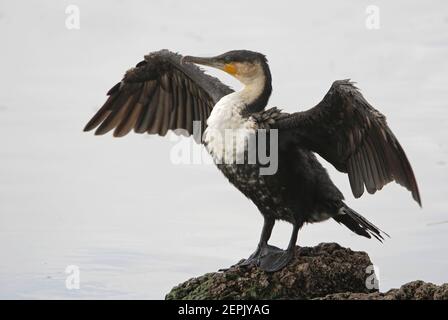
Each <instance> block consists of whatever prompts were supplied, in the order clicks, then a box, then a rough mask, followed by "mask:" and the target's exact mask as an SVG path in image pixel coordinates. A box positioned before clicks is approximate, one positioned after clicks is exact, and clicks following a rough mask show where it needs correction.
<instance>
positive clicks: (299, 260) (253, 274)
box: [165, 243, 448, 300]
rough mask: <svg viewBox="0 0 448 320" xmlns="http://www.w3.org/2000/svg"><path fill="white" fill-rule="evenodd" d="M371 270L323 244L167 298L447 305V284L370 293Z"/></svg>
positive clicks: (201, 280) (194, 282)
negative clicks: (279, 263)
mask: <svg viewBox="0 0 448 320" xmlns="http://www.w3.org/2000/svg"><path fill="white" fill-rule="evenodd" d="M371 265H372V262H371V261H370V258H369V256H368V255H367V253H365V252H357V251H352V250H350V249H347V248H343V247H341V246H340V245H338V244H336V243H321V244H319V245H318V246H316V247H312V248H308V247H302V248H299V247H297V248H296V258H294V260H293V261H292V263H291V264H290V265H288V267H286V268H285V269H283V270H281V271H279V272H276V273H266V272H263V271H261V270H260V269H258V268H256V267H248V268H241V267H232V268H230V269H228V270H226V271H224V272H213V273H207V274H205V275H203V276H200V277H198V278H193V279H190V280H188V281H186V282H184V283H181V284H180V285H178V286H176V287H174V288H173V289H172V290H171V292H169V293H168V294H167V295H166V297H165V299H167V300H181V299H187V300H201V299H213V300H220V299H317V300H429V299H430V300H448V283H446V284H443V285H441V286H437V285H435V284H432V283H426V282H423V281H413V282H409V283H407V284H405V285H403V286H401V288H399V289H391V290H389V291H387V292H384V293H382V292H379V291H378V290H375V289H372V290H369V289H368V288H367V287H372V285H373V284H375V283H376V284H377V281H376V278H375V275H374V274H373V272H372V268H371V267H370V266H371Z"/></svg>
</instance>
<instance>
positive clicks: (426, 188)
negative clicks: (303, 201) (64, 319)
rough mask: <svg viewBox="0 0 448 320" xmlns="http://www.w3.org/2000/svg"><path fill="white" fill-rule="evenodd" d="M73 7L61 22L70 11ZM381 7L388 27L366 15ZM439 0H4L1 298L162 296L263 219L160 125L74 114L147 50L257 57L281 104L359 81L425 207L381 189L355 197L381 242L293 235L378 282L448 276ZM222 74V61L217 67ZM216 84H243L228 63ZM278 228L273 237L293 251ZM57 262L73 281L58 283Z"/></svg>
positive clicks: (89, 106)
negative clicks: (346, 255) (107, 129)
mask: <svg viewBox="0 0 448 320" xmlns="http://www.w3.org/2000/svg"><path fill="white" fill-rule="evenodd" d="M69 4H76V5H78V6H79V8H80V10H81V29H80V30H67V29H66V27H65V19H66V14H65V8H66V6H67V5H69ZM370 4H374V5H377V6H379V8H380V10H381V11H380V14H381V15H380V17H381V28H380V29H379V30H368V29H366V27H365V19H366V16H367V15H366V13H365V10H366V7H367V6H368V5H370ZM447 9H448V4H447V2H446V1H443V0H440V1H393V2H392V1H359V0H357V1H354V0H353V1H343V2H341V1H337V2H336V1H328V2H321V1H313V2H312V3H311V2H309V1H304V2H296V1H290V2H287V1H219V2H218V1H205V0H201V1H173V0H169V1H132V2H129V1H96V2H93V1H73V2H71V1H70V2H69V1H57V2H56V1H39V2H36V3H34V2H25V1H9V0H8V1H5V0H3V1H2V2H1V4H0V39H1V50H0V57H1V59H0V70H1V77H0V87H1V90H0V252H1V259H0V297H1V298H156V299H160V298H163V297H164V294H165V293H166V292H167V291H168V290H169V289H170V288H171V287H172V286H174V285H176V284H177V283H179V282H181V281H183V280H186V279H187V278H190V277H193V276H196V275H200V274H203V273H205V272H209V271H214V270H217V269H218V268H220V267H225V266H228V265H230V264H232V263H234V262H236V261H237V260H239V259H241V258H243V257H245V256H247V255H248V254H250V253H251V251H252V250H253V249H254V247H255V245H256V242H257V240H258V234H259V229H260V228H261V224H262V219H261V217H260V216H259V214H258V212H257V210H256V208H255V206H254V205H253V204H252V203H251V202H249V201H248V200H247V199H245V198H244V197H243V196H242V195H241V194H240V193H239V192H238V191H236V190H235V189H234V188H233V187H232V186H230V185H229V184H228V183H227V182H226V180H225V179H224V177H223V176H222V175H221V173H220V172H218V170H216V169H215V168H214V167H213V166H210V165H208V166H207V165H173V164H172V163H171V162H170V157H169V156H170V148H171V147H172V146H173V143H172V142H170V141H169V140H168V139H166V138H160V137H147V136H142V135H135V134H131V135H129V136H126V137H125V138H122V139H113V138H112V137H111V136H105V137H94V136H93V135H91V134H86V133H83V132H82V131H81V130H82V127H83V126H84V124H85V123H86V121H87V120H89V118H90V117H91V116H92V115H93V113H94V112H95V110H97V108H98V107H99V106H100V105H101V104H102V103H103V101H104V99H105V92H106V91H107V90H108V89H109V87H111V86H112V85H113V84H115V82H116V81H118V80H119V79H120V78H121V76H122V74H123V73H124V71H125V70H127V69H128V68H129V67H131V66H133V65H134V64H135V63H136V62H138V61H140V59H141V58H142V56H143V55H144V54H146V53H148V52H150V51H154V50H159V49H161V48H169V49H171V50H174V51H179V52H181V53H183V54H194V55H209V54H210V55H214V54H219V53H222V52H224V51H227V50H231V49H241V48H247V49H251V50H257V51H260V52H263V53H265V54H266V55H267V57H268V59H269V62H270V66H271V70H272V74H273V81H274V83H273V85H274V93H273V95H272V98H271V100H270V106H278V107H281V108H283V109H285V110H287V111H294V110H301V109H306V108H308V107H311V106H313V105H314V104H315V103H317V102H318V101H319V100H320V99H321V98H322V97H323V95H324V94H325V93H326V91H327V90H328V88H329V87H330V85H331V83H332V81H333V80H336V79H343V78H352V79H353V80H355V81H357V82H358V85H359V87H360V88H361V89H362V91H363V93H364V94H365V96H366V98H367V99H368V100H369V101H370V102H371V103H372V104H373V105H374V106H375V107H377V108H378V109H379V110H381V111H382V112H383V113H384V114H386V115H387V116H388V120H389V124H390V126H391V127H392V129H393V130H394V132H395V134H396V135H397V137H398V138H399V140H400V141H401V143H402V145H403V147H404V148H405V150H406V152H407V154H408V156H409V159H410V161H411V163H412V165H413V167H414V170H415V172H416V176H417V179H418V182H419V185H420V190H421V194H422V199H423V210H420V209H419V208H418V206H417V205H416V203H415V202H413V201H412V200H411V197H410V194H409V193H408V192H407V191H405V190H404V189H402V188H400V187H398V186H397V185H394V184H391V185H388V186H387V187H385V188H384V190H383V191H382V192H379V193H377V194H376V195H375V196H370V195H366V196H364V197H363V198H362V199H359V200H356V201H355V199H353V196H352V195H351V192H350V189H349V183H348V179H347V177H346V176H345V175H343V174H341V173H338V172H336V171H335V170H334V169H333V168H332V167H331V166H329V165H328V164H326V165H327V167H328V169H329V171H330V174H331V176H332V178H333V179H334V180H335V182H336V183H337V185H338V186H339V187H340V188H341V190H342V191H343V192H344V194H345V195H346V198H347V202H348V203H349V204H350V205H351V206H352V207H353V208H355V209H356V210H358V211H359V212H361V213H362V214H363V215H365V216H366V217H367V218H369V219H370V220H371V221H372V222H374V223H375V224H377V225H378V226H380V227H381V228H382V229H384V230H385V231H387V232H388V233H390V234H391V236H392V238H391V239H388V240H387V241H386V242H385V243H384V244H383V245H381V244H380V243H377V242H376V241H372V240H367V239H364V238H361V237H358V236H355V235H353V234H352V233H351V232H350V231H349V230H347V229H345V228H343V227H341V226H339V225H337V224H336V223H334V222H331V221H329V222H325V223H321V224H316V225H311V226H306V227H304V228H303V231H302V232H301V233H300V235H299V243H300V244H301V245H316V244H318V243H319V242H324V241H336V242H338V243H340V244H341V245H344V246H349V247H351V248H352V249H354V250H365V251H367V252H368V253H369V254H370V256H371V258H372V260H373V261H374V263H375V264H376V265H377V266H378V268H379V270H380V279H381V289H382V290H386V289H388V288H390V287H393V286H399V285H400V284H402V283H404V282H406V281H410V280H415V279H423V280H425V281H432V282H435V283H442V282H447V281H448V274H447V273H446V270H447V269H448V259H447V253H446V252H447V248H448V245H447V240H448V235H447V228H448V223H447V221H448V217H447V212H446V210H447V202H448V200H447V196H448V194H447V192H446V191H447V190H446V184H447V182H448V173H447V165H448V163H447V161H448V160H447V154H448V149H447V144H446V142H447V137H448V134H447V122H448V121H447V120H448V111H447V108H448V106H447V101H448V92H447V89H446V86H447V83H448V75H447V74H448V59H447V58H448V56H447V54H448V11H447ZM214 74H217V73H214ZM219 76H220V77H221V79H223V80H225V81H227V82H228V83H230V84H232V85H233V86H235V87H236V88H238V87H239V84H237V83H236V82H235V81H233V80H231V79H230V78H229V77H227V76H226V75H223V74H219ZM289 232H290V227H289V226H288V225H287V224H283V223H280V224H279V226H278V227H277V228H276V229H275V230H274V236H273V243H274V244H276V245H279V246H285V245H286V243H287V240H288V237H289ZM67 265H78V266H79V267H80V270H81V289H80V290H71V291H70V290H67V289H66V288H65V278H66V276H67V275H66V274H65V273H64V270H65V268H66V266H67Z"/></svg>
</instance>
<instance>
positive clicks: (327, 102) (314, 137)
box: [276, 80, 421, 205]
mask: <svg viewBox="0 0 448 320" xmlns="http://www.w3.org/2000/svg"><path fill="white" fill-rule="evenodd" d="M276 127H277V128H278V129H280V130H283V131H286V133H288V134H289V133H290V135H289V136H290V137H291V138H292V139H293V141H294V143H296V144H298V145H300V146H301V147H304V148H308V149H309V150H312V151H314V152H317V153H318V154H319V155H321V156H322V157H323V158H324V159H326V160H327V161H328V162H330V163H331V164H333V165H334V166H335V167H336V169H338V170H339V171H342V172H346V173H348V177H349V180H350V186H351V189H352V192H353V195H354V196H355V197H356V198H359V197H360V196H361V195H362V194H363V193H364V187H365V188H366V189H367V191H368V192H369V193H375V192H376V191H377V190H381V188H382V187H383V186H384V185H386V184H387V183H389V182H391V181H393V180H394V181H396V182H397V183H399V184H400V185H402V186H404V187H405V188H407V189H408V190H409V191H411V193H412V197H413V198H414V199H415V201H417V202H418V203H419V204H420V205H421V199H420V194H419V191H418V186H417V182H416V179H415V177H414V173H413V171H412V168H411V165H410V163H409V161H408V159H407V157H406V154H405V153H404V151H403V148H402V147H401V145H400V143H399V142H398V140H397V138H396V137H395V135H394V134H393V133H392V131H391V129H390V128H389V126H388V125H387V122H386V118H385V116H384V115H382V114H381V113H380V112H379V111H378V110H376V109H375V108H373V107H372V106H371V105H370V104H369V103H368V102H367V101H366V100H365V99H364V97H363V96H362V94H361V93H360V92H359V91H358V89H357V88H356V87H355V86H354V85H353V83H352V82H350V81H349V80H339V81H335V82H334V83H333V85H332V86H331V88H330V90H329V91H328V93H327V94H326V95H325V97H324V98H323V100H322V101H321V102H320V103H319V104H318V105H317V106H315V107H314V108H312V109H310V110H308V111H304V112H297V113H293V114H290V115H288V116H286V117H284V118H283V119H281V120H279V121H277V123H276Z"/></svg>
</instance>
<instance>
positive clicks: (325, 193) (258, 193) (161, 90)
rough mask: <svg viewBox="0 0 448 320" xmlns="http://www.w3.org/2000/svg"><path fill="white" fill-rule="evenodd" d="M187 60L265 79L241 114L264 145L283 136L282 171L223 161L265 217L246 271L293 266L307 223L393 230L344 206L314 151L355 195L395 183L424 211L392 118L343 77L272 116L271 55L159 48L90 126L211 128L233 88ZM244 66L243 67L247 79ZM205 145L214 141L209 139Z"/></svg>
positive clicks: (374, 232) (368, 231) (375, 232)
mask: <svg viewBox="0 0 448 320" xmlns="http://www.w3.org/2000/svg"><path fill="white" fill-rule="evenodd" d="M188 62H192V63H197V64H203V65H207V66H212V67H216V68H219V69H222V70H225V71H227V72H229V73H231V74H233V75H234V76H236V77H237V78H238V79H240V80H241V81H242V82H246V81H253V78H257V77H258V78H257V79H255V80H257V81H258V80H260V81H261V80H262V83H263V87H262V90H261V91H260V92H258V93H257V96H255V97H253V99H250V100H248V101H247V103H246V104H245V107H244V108H243V109H241V110H240V113H239V114H236V115H235V117H241V118H242V119H244V121H248V122H251V123H253V124H254V125H255V129H256V135H255V139H257V138H258V137H257V133H258V132H261V131H259V130H260V129H265V130H267V133H268V135H269V134H271V132H272V131H271V130H276V132H277V133H278V170H277V171H276V172H275V173H274V174H272V175H260V168H261V167H262V166H263V164H262V163H260V161H256V163H247V162H245V163H244V164H238V163H228V164H223V163H218V164H217V166H218V168H219V169H220V170H221V171H222V172H223V173H224V175H225V176H226V177H227V178H228V179H229V181H230V182H231V183H232V184H233V185H235V186H236V187H237V188H238V189H239V190H240V191H241V192H242V193H243V194H245V195H246V196H247V197H248V198H249V199H251V200H252V201H253V202H254V204H255V205H256V206H257V208H258V209H259V210H260V212H261V214H262V215H263V217H264V226H263V230H262V234H261V238H260V242H259V245H258V247H257V249H256V250H255V252H254V253H253V254H252V255H251V256H250V257H249V258H248V259H246V260H245V261H244V262H242V263H240V265H241V266H244V265H248V264H256V265H258V266H260V267H261V268H262V269H264V270H266V271H276V270H279V269H280V268H282V267H284V266H285V265H286V264H287V263H288V262H289V261H290V260H291V258H292V255H293V253H294V250H293V249H294V246H295V243H296V240H297V233H298V230H299V229H300V228H301V227H302V225H303V224H304V223H313V222H319V221H323V220H326V219H329V218H333V219H334V220H336V221H337V222H338V223H341V224H343V225H345V226H346V227H348V228H349V229H350V230H352V231H353V232H355V233H357V234H359V235H362V236H365V237H368V238H371V237H372V236H373V237H375V238H376V239H378V240H380V241H381V240H383V236H384V235H385V233H384V232H382V231H381V230H380V229H379V228H378V227H376V226H374V225H373V224H372V223H370V222H369V221H368V220H367V219H365V218H364V217H362V216H361V215H360V214H358V213H357V212H356V211H354V210H353V209H351V208H350V207H348V206H347V205H346V204H345V203H344V197H343V195H342V193H341V192H340V191H339V189H338V188H337V187H336V186H335V185H334V184H333V182H332V181H331V179H330V177H329V176H328V173H327V171H326V170H325V169H324V168H323V167H322V165H321V164H320V162H319V161H318V160H317V158H316V156H315V154H314V153H318V154H319V155H320V156H322V157H323V158H324V159H326V160H327V161H328V162H330V163H331V164H332V165H333V166H334V167H335V168H336V169H337V170H339V171H341V172H345V173H347V174H348V177H349V181H350V186H351V189H352V192H353V195H354V196H355V197H356V198H358V197H360V196H361V195H362V194H363V193H364V190H365V189H366V190H367V192H369V193H371V194H373V193H375V192H376V191H378V190H381V189H382V188H383V187H384V186H385V185H386V184H388V183H389V182H391V181H396V182H397V183H399V184H400V185H402V186H404V187H405V188H407V189H408V190H410V191H411V193H412V196H413V198H414V199H415V200H416V201H417V202H418V203H419V204H420V205H421V198H420V194H419V191H418V186H417V182H416V179H415V177H414V173H413V171H412V168H411V165H410V163H409V161H408V159H407V157H406V155H405V153H404V151H403V149H402V147H401V145H400V143H399V142H398V140H397V139H396V137H395V135H394V134H393V133H392V131H391V129H390V128H389V127H388V125H387V122H386V118H385V116H384V115H382V114H381V113H380V112H379V111H378V110H376V109H375V108H373V107H372V106H371V105H370V104H369V103H368V102H367V101H366V100H365V99H364V97H363V96H362V94H361V93H360V91H359V90H358V89H357V88H356V87H355V86H354V84H353V83H352V82H350V81H349V80H339V81H335V82H334V83H333V85H332V86H331V88H330V90H329V91H328V93H327V94H326V95H325V97H324V98H323V100H322V101H321V102H320V103H318V104H317V105H316V106H315V107H314V108H311V109H309V110H307V111H303V112H296V113H291V114H288V113H285V112H282V111H280V110H279V109H277V108H271V109H267V110H265V109H264V108H265V107H266V105H267V103H268V99H269V96H270V94H271V91H272V85H271V74H270V71H269V66H268V64H267V60H266V58H265V56H264V55H262V54H259V53H256V52H252V51H247V50H236V51H230V52H228V53H225V54H222V55H220V56H217V57H213V58H197V57H184V58H182V57H181V56H180V55H178V54H175V53H172V52H169V51H168V50H162V51H158V52H153V53H151V54H149V55H147V56H145V60H144V61H142V62H140V63H138V64H137V65H136V67H135V68H133V69H131V70H129V71H128V72H126V74H125V76H124V77H123V79H122V81H121V82H120V83H118V84H116V85H115V86H114V87H112V88H111V89H110V90H109V92H108V96H109V97H108V99H107V101H106V102H105V104H104V105H103V106H102V107H101V108H100V110H99V111H98V112H97V113H96V114H95V115H94V117H93V118H92V119H91V120H90V121H89V123H88V124H87V125H86V127H85V129H84V130H85V131H89V130H93V129H95V128H97V129H96V131H95V134H99V135H101V134H105V133H107V132H109V131H111V130H112V129H114V136H116V137H121V136H124V135H126V134H127V133H129V132H130V131H131V130H132V129H134V131H135V132H137V133H145V132H146V133H149V134H159V135H162V136H163V135H165V134H166V133H167V131H168V130H176V129H184V130H185V131H186V132H187V134H192V133H193V125H192V123H193V121H200V122H201V125H202V128H203V129H205V127H206V126H207V119H208V118H209V116H210V113H211V112H212V109H213V107H214V106H215V105H216V104H217V103H218V101H220V99H221V98H223V97H224V96H227V95H229V94H232V93H233V92H234V91H233V90H232V89H230V88H229V87H228V86H226V85H224V84H222V83H221V82H220V81H219V80H218V79H216V78H214V77H211V76H209V75H207V74H205V73H204V72H203V71H202V70H201V69H200V68H198V67H196V66H195V65H193V64H192V63H188ZM237 67H238V68H240V69H241V70H244V71H240V74H239V73H238V72H239V71H238V70H237ZM244 72H246V73H247V74H244ZM254 75H255V76H254ZM246 76H247V77H246ZM247 79H249V80H247ZM260 81H259V82H260ZM255 91H256V90H255ZM268 140H269V139H268ZM199 142H204V143H205V144H207V142H205V141H204V140H202V139H201V137H200V138H199ZM279 219H280V220H285V221H288V222H290V223H291V224H293V226H294V227H293V232H292V235H291V240H290V243H289V245H288V248H287V249H286V250H280V249H278V248H276V247H272V246H270V245H268V244H267V242H268V240H269V238H270V235H271V231H272V228H273V226H274V223H275V221H276V220H279Z"/></svg>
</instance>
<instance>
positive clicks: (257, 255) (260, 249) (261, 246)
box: [236, 217, 281, 267]
mask: <svg viewBox="0 0 448 320" xmlns="http://www.w3.org/2000/svg"><path fill="white" fill-rule="evenodd" d="M274 224H275V220H274V219H272V218H267V217H265V218H264V223H263V229H262V230H261V236H260V241H259V243H258V246H257V249H256V250H255V252H254V253H252V254H251V255H250V257H249V258H247V259H246V260H243V261H242V262H239V263H237V264H236V265H237V266H243V267H244V266H249V265H257V266H258V265H259V263H260V259H261V257H262V256H264V255H267V254H269V253H270V252H274V251H275V252H277V251H281V249H279V248H277V247H274V246H270V245H268V241H269V238H271V234H272V228H273V227H274Z"/></svg>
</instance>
